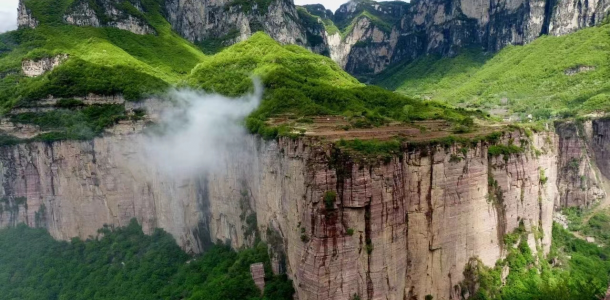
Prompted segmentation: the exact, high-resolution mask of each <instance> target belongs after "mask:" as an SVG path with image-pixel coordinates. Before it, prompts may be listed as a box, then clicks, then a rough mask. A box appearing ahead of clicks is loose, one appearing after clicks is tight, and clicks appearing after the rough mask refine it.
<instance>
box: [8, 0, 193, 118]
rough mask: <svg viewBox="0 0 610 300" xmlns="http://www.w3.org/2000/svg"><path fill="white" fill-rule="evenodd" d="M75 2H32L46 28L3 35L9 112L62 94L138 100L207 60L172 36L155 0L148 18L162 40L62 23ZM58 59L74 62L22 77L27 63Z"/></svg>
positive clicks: (35, 15)
mask: <svg viewBox="0 0 610 300" xmlns="http://www.w3.org/2000/svg"><path fill="white" fill-rule="evenodd" d="M69 2H70V1H67V0H28V1H26V5H28V7H29V8H30V9H31V10H32V13H33V15H34V17H35V18H36V19H38V20H39V21H40V23H41V25H40V26H39V27H38V28H37V29H35V30H31V29H22V30H18V31H15V32H9V33H6V34H3V35H0V49H1V48H2V44H4V48H5V51H4V52H1V53H0V74H2V73H5V74H6V73H11V74H12V75H10V76H6V77H5V78H3V79H0V80H1V81H0V82H1V83H0V89H1V90H2V91H3V93H2V94H3V95H2V96H0V101H1V102H2V103H1V104H2V106H3V107H4V108H5V109H8V108H10V107H12V106H13V105H15V104H16V103H17V102H18V101H20V100H35V99H37V98H40V97H44V96H46V95H45V94H44V93H53V94H56V93H57V92H58V93H60V95H56V96H63V97H69V96H83V95H84V94H86V93H87V92H98V93H100V94H109V93H124V94H126V96H127V97H128V98H131V99H137V98H139V97H141V96H142V94H143V93H146V92H147V91H155V90H159V89H162V88H164V87H166V86H167V85H169V84H175V83H178V82H180V81H181V80H182V79H183V78H184V77H185V76H186V75H187V74H188V73H189V72H190V70H191V69H192V68H193V67H194V66H195V65H196V64H197V63H199V62H200V61H201V60H202V59H203V58H204V57H205V56H204V54H203V53H202V52H201V51H200V50H198V49H197V48H196V47H195V46H193V45H191V44H190V43H188V42H187V41H186V40H184V39H182V38H181V37H179V36H178V35H177V34H175V33H174V32H172V31H171V27H170V25H169V24H168V23H167V22H166V21H165V20H164V19H163V17H162V16H161V14H160V8H159V7H158V4H156V2H154V1H144V3H145V4H146V5H145V9H147V12H146V14H145V17H146V20H147V21H148V22H149V23H150V24H151V25H152V26H154V28H155V29H156V31H157V32H158V35H136V34H132V33H130V32H127V31H124V30H118V29H114V28H91V27H76V26H69V25H65V24H61V22H60V19H58V18H61V14H62V12H63V10H65V8H66V7H68V5H69ZM45 7H55V8H57V9H52V10H48V9H45ZM56 54H68V55H70V60H69V61H68V62H67V63H65V64H62V65H61V66H60V67H58V68H57V69H56V70H55V71H54V72H51V73H48V74H46V75H44V76H40V77H38V78H25V77H23V76H21V75H20V74H19V69H20V66H21V61H22V60H23V59H26V58H32V59H39V58H41V57H48V56H53V55H56ZM79 70H80V72H79ZM82 73H86V74H82ZM88 74H92V75H93V74H94V75H95V76H92V75H88ZM57 77H61V78H59V79H58V78H57ZM0 78H1V77H0ZM83 78H86V79H87V80H83ZM104 78H107V79H108V80H104ZM68 83H69V84H68ZM66 87H70V89H66Z"/></svg>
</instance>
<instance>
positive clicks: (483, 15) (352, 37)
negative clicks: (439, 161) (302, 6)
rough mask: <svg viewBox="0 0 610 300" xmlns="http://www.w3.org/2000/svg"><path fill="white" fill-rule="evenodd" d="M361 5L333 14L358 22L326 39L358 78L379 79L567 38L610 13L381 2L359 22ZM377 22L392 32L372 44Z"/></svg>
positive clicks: (458, 0) (590, 7)
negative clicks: (441, 61) (400, 69)
mask: <svg viewBox="0 0 610 300" xmlns="http://www.w3.org/2000/svg"><path fill="white" fill-rule="evenodd" d="M362 5H366V1H358V0H352V1H350V2H348V3H347V4H345V5H343V6H341V8H340V9H339V10H338V11H337V12H336V13H335V15H334V17H333V21H335V23H341V22H342V21H345V20H346V19H347V20H349V19H350V18H352V19H353V20H354V21H353V24H354V26H352V27H351V28H350V30H349V31H348V32H346V33H344V38H343V39H340V40H338V39H337V38H336V37H334V36H332V35H328V34H327V35H326V37H327V39H326V44H327V45H328V46H329V48H330V56H331V57H332V58H333V59H334V60H335V61H337V62H338V63H339V64H340V65H341V66H343V67H344V68H345V69H346V70H347V71H348V72H350V73H352V74H357V75H370V74H377V73H379V72H380V71H382V70H384V69H386V68H387V67H388V66H390V65H393V64H396V63H399V62H403V61H410V60H413V59H416V58H418V57H421V56H424V55H428V54H436V55H441V56H453V55H456V54H457V53H458V51H459V50H460V49H463V48H466V47H478V48H482V49H483V50H485V51H492V52H493V51H498V50H500V49H502V48H503V47H505V46H507V45H523V44H527V43H530V42H532V41H533V40H535V39H536V38H538V37H539V36H540V35H543V34H552V35H564V34H568V33H571V32H574V31H576V30H578V29H582V28H585V27H589V26H594V25H597V24H599V23H600V22H602V21H603V19H604V18H605V17H606V16H607V15H608V13H609V12H610V11H609V9H610V2H609V1H606V0H597V1H589V2H586V1H585V2H582V1H574V0H566V1H557V5H555V4H554V3H553V2H552V1H539V0H494V1H491V2H490V1H480V0H451V1H441V0H425V1H424V0H418V1H411V3H410V5H409V6H408V7H403V6H396V5H394V6H392V5H389V4H382V3H379V4H378V5H377V7H376V8H377V10H376V11H375V12H376V13H378V14H376V15H375V17H374V18H373V17H371V14H369V15H364V16H362V17H357V12H358V11H359V10H358V8H359V7H360V6H362ZM383 7H385V11H384V10H383V9H381V8H383ZM388 8H391V9H388ZM381 12H383V13H387V15H386V14H381ZM393 17H398V18H399V21H394V19H393ZM360 18H363V19H366V20H368V23H367V22H363V21H362V20H361V19H360ZM373 19H381V20H385V21H387V22H386V23H387V24H386V27H387V26H390V27H391V28H390V29H388V28H385V30H384V32H385V34H384V35H379V34H377V35H376V38H373V39H371V36H373V35H374V34H373V31H374V30H375V28H376V29H378V30H379V29H380V27H379V26H375V24H372V23H373V22H372V21H373ZM367 31H368V32H369V33H366V32H367ZM355 45H357V46H359V47H354V46H355Z"/></svg>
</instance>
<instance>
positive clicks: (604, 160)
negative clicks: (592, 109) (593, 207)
mask: <svg viewBox="0 0 610 300" xmlns="http://www.w3.org/2000/svg"><path fill="white" fill-rule="evenodd" d="M588 124H589V123H588ZM585 128H586V129H589V128H590V131H588V134H587V135H588V136H589V137H590V139H589V141H590V143H591V148H593V154H594V156H595V161H596V163H597V166H599V170H600V172H601V173H602V174H603V175H605V177H606V178H610V120H607V119H600V120H593V121H591V122H590V127H589V126H586V127H585ZM606 192H608V191H607V190H606Z"/></svg>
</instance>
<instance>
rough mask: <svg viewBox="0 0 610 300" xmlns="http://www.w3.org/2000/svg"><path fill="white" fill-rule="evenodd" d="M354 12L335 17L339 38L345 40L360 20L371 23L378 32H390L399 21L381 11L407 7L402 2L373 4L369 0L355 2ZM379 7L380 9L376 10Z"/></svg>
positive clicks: (373, 2)
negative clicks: (363, 19) (366, 20)
mask: <svg viewBox="0 0 610 300" xmlns="http://www.w3.org/2000/svg"><path fill="white" fill-rule="evenodd" d="M357 4H358V6H357V8H356V11H354V12H353V13H349V15H348V16H342V15H339V14H337V15H335V19H334V22H335V23H334V24H336V27H337V28H338V29H339V31H340V33H341V36H342V37H343V38H345V37H346V36H347V35H348V34H349V33H350V32H351V31H352V30H353V28H354V26H355V25H356V24H357V23H358V21H360V19H362V18H366V19H368V20H369V21H370V22H371V23H373V24H374V25H375V26H376V27H377V28H378V29H379V30H381V31H385V32H390V31H392V26H393V25H394V24H396V22H398V21H399V20H400V18H399V17H395V16H394V15H393V14H391V13H390V14H384V13H383V11H385V10H389V11H392V10H393V9H390V8H388V7H389V6H392V7H395V6H407V5H408V4H407V3H404V2H398V1H393V2H386V3H384V2H375V1H370V0H360V1H357ZM377 7H380V9H377Z"/></svg>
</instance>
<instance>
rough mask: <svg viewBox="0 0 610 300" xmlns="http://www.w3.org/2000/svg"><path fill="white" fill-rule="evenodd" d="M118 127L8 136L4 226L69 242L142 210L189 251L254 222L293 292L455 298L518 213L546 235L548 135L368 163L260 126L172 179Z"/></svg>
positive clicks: (240, 242)
mask: <svg viewBox="0 0 610 300" xmlns="http://www.w3.org/2000/svg"><path fill="white" fill-rule="evenodd" d="M115 132H121V133H123V135H121V134H115V135H109V136H107V137H103V138H98V139H95V140H93V141H91V142H57V143H52V144H46V143H31V144H25V145H18V146H10V147H8V146H7V147H2V148H1V149H0V174H1V178H0V179H1V181H2V189H0V194H1V196H2V197H1V198H0V199H2V200H1V203H0V204H1V208H2V209H1V212H0V224H1V225H2V226H14V225H15V224H17V223H19V222H25V223H27V224H28V225H29V226H38V227H45V228H47V229H48V230H49V231H50V232H51V234H52V235H53V236H54V237H56V238H59V239H70V238H72V237H74V236H80V237H83V238H86V237H88V236H95V235H96V234H97V229H98V228H100V227H101V226H103V225H104V224H108V225H113V226H119V225H125V224H127V222H128V221H129V220H130V219H131V218H134V217H135V218H137V219H138V220H139V221H140V222H141V223H142V225H143V228H144V230H146V231H148V232H150V231H151V230H152V229H153V228H155V227H161V228H164V229H165V230H167V231H168V232H169V233H171V234H172V235H173V236H174V237H175V238H176V240H177V241H178V243H179V244H180V245H181V246H182V247H183V248H184V249H185V250H187V251H190V252H200V251H202V250H203V249H204V248H205V245H206V244H208V243H210V242H211V241H216V240H222V241H225V242H228V243H230V244H231V245H232V246H234V247H241V246H244V245H246V246H247V245H250V244H251V242H252V241H253V236H254V235H255V234H257V232H258V234H260V235H261V236H262V237H263V239H265V240H267V241H268V242H269V244H270V247H271V249H272V253H273V257H274V262H275V264H274V269H275V270H276V271H285V272H287V273H288V274H289V275H290V276H291V277H292V278H293V279H294V281H295V287H296V289H297V292H298V296H299V299H349V298H350V297H351V296H353V295H354V294H359V295H360V296H361V298H363V299H364V298H366V299H382V298H383V299H386V298H390V299H404V298H407V299H410V297H414V298H416V299H423V297H424V296H425V295H428V294H431V295H433V296H434V297H435V298H436V299H448V298H450V297H454V298H455V297H457V295H458V293H459V291H458V290H456V285H457V284H458V283H459V282H460V281H461V280H462V279H463V274H462V272H463V270H464V266H465V265H466V263H467V262H468V260H469V259H470V258H471V257H475V256H476V257H479V258H480V259H481V260H482V261H483V262H484V263H485V264H487V265H493V264H494V263H495V261H496V260H497V259H498V258H501V257H502V256H503V255H504V254H505V250H504V249H503V242H502V240H503V239H502V238H503V235H504V234H505V233H509V232H511V231H512V230H513V229H514V228H516V227H517V226H518V224H519V222H523V223H524V224H525V225H526V227H527V228H532V227H534V226H535V227H537V228H539V229H541V230H542V231H543V232H544V233H545V234H544V238H543V240H540V241H535V239H534V237H533V235H532V236H531V237H530V241H529V242H530V243H531V244H532V245H531V246H532V247H535V243H536V242H538V243H539V244H540V245H542V246H543V248H544V249H545V250H548V247H549V245H550V236H551V234H550V230H551V222H552V221H551V218H552V210H553V204H554V203H555V201H556V198H557V197H558V195H557V188H556V186H555V185H554V184H553V183H554V182H556V180H557V179H556V178H557V171H556V168H555V164H556V160H555V157H556V155H557V153H556V152H555V151H556V149H557V140H556V137H555V135H553V134H548V135H547V134H538V135H534V136H533V137H532V138H531V139H530V138H527V137H525V136H522V135H521V134H519V133H518V132H514V133H511V134H507V135H506V136H505V142H507V143H508V142H509V140H512V141H515V143H518V142H519V141H521V140H524V141H525V140H527V141H528V142H527V143H531V145H533V147H534V148H532V149H539V150H540V153H538V154H536V153H534V151H533V150H532V151H527V152H526V153H524V154H520V155H510V156H506V157H502V156H500V157H491V156H489V155H488V146H487V145H486V144H483V143H479V144H478V145H476V146H475V147H471V148H467V149H462V148H461V147H458V146H453V147H449V148H443V147H441V146H418V147H415V148H414V149H411V150H409V151H406V152H405V153H403V154H402V155H400V156H397V157H395V158H393V159H392V160H391V161H389V162H386V163H382V162H380V163H374V164H372V165H371V164H367V163H359V162H358V161H356V160H354V159H353V158H352V156H350V155H348V154H346V153H343V152H341V151H339V150H337V149H332V148H329V147H328V146H322V145H318V144H317V143H316V142H315V141H308V140H306V139H300V140H290V139H282V140H280V141H279V142H264V141H261V140H259V139H257V138H254V137H253V138H251V139H250V140H249V141H248V143H247V146H246V148H247V149H248V151H250V152H251V153H255V155H254V157H253V158H251V159H248V160H231V161H227V162H226V163H225V168H223V171H221V172H220V171H219V172H214V173H202V174H201V175H200V176H197V177H196V178H176V177H173V176H172V177H169V176H165V175H163V174H161V173H159V172H157V171H156V170H151V169H150V167H149V165H150V164H148V163H147V162H146V161H142V160H140V159H139V157H141V156H140V155H139V154H138V153H137V149H138V147H136V146H134V145H137V141H138V139H137V136H134V135H133V131H131V132H130V130H129V128H124V130H116V131H115ZM134 143H135V144H134ZM542 174H544V175H542ZM254 220H256V221H254Z"/></svg>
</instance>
